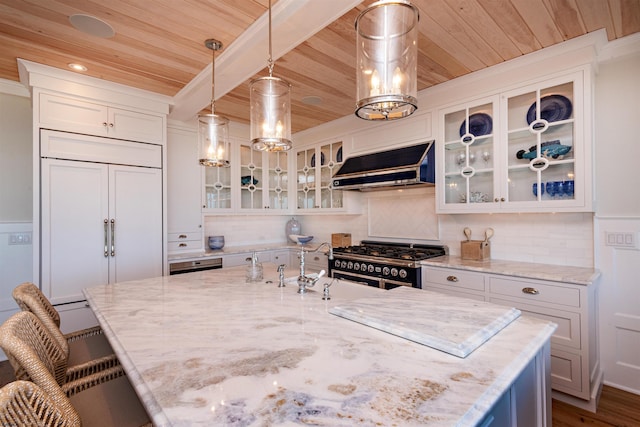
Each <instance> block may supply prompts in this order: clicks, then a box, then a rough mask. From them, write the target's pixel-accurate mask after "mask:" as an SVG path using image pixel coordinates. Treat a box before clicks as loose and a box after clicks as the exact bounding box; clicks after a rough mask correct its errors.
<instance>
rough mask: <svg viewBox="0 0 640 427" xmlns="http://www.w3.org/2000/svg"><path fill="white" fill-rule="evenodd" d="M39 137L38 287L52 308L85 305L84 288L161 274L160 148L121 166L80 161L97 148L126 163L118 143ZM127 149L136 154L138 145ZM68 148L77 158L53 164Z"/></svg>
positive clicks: (56, 135)
mask: <svg viewBox="0 0 640 427" xmlns="http://www.w3.org/2000/svg"><path fill="white" fill-rule="evenodd" d="M41 139H42V159H41V182H40V189H41V191H40V197H41V205H40V209H41V213H40V218H41V230H40V252H41V266H40V286H41V288H42V290H43V292H44V293H45V295H46V296H47V297H48V298H49V299H50V300H51V301H52V303H53V304H61V303H69V302H74V301H81V300H84V295H83V294H82V289H83V288H86V287H89V286H97V285H102V284H107V283H114V282H122V281H127V280H134V279H142V278H149V277H155V276H160V275H162V270H163V253H162V252H163V249H162V247H163V236H162V169H161V163H159V162H158V161H157V158H161V151H162V148H161V147H160V146H150V147H153V149H152V150H151V151H150V153H149V158H148V159H147V160H148V161H146V162H143V163H144V164H143V165H135V166H125V165H121V164H106V163H97V162H93V161H78V160H77V159H78V158H81V157H82V155H83V152H82V151H81V150H82V149H83V148H84V149H86V150H92V149H93V148H95V147H100V146H101V145H102V147H101V148H102V149H103V150H104V151H105V152H108V153H111V154H110V155H109V156H107V157H110V156H113V157H118V155H120V157H121V158H122V161H124V159H126V158H127V157H128V156H127V149H126V146H123V141H112V140H109V139H105V138H98V137H91V136H83V135H77V134H67V133H64V132H56V131H44V130H43V131H42V132H41ZM82 142H85V143H86V144H85V145H84V146H83V145H82V144H81V143H82ZM126 144H127V145H131V146H132V147H131V148H132V151H133V152H134V153H135V152H136V151H137V147H136V145H140V144H136V143H126ZM69 146H74V147H76V148H78V149H79V150H80V151H77V152H76V153H74V155H73V156H69V157H72V158H75V159H74V160H61V159H60V158H54V157H56V155H57V156H58V157H59V156H60V155H61V154H60V153H61V152H62V151H63V149H64V147H69ZM92 155H93V153H92V152H89V153H87V156H88V157H91V156H92ZM48 156H51V157H52V158H49V157H48Z"/></svg>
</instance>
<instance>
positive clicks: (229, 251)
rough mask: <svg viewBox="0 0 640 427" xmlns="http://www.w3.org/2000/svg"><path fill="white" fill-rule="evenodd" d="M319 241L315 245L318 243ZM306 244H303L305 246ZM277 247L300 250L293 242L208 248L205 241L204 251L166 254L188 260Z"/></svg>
mask: <svg viewBox="0 0 640 427" xmlns="http://www.w3.org/2000/svg"><path fill="white" fill-rule="evenodd" d="M320 243H322V242H319V243H318V244H317V245H320ZM317 245H314V243H313V242H311V243H310V244H309V245H308V247H310V248H315V247H316V246H317ZM306 247H307V246H305V248H306ZM278 249H297V250H300V245H298V244H296V243H293V242H273V243H258V244H255V245H242V246H226V245H225V247H224V248H222V249H217V250H212V249H209V248H208V247H207V245H206V242H205V251H204V252H185V253H175V254H171V255H169V256H168V259H169V262H172V261H190V260H197V259H203V258H216V257H220V256H224V255H234V254H243V253H251V252H262V251H274V250H278Z"/></svg>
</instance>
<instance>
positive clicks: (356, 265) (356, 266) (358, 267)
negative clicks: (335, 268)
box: [353, 262, 364, 271]
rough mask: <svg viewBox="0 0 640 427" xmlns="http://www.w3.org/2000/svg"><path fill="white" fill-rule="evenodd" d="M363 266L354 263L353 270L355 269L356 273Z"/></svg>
mask: <svg viewBox="0 0 640 427" xmlns="http://www.w3.org/2000/svg"><path fill="white" fill-rule="evenodd" d="M363 266H364V264H362V265H360V264H358V263H357V262H356V263H355V264H354V265H353V268H355V269H356V271H358V270H360V269H362V268H364V267H363Z"/></svg>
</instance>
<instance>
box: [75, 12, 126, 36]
mask: <svg viewBox="0 0 640 427" xmlns="http://www.w3.org/2000/svg"><path fill="white" fill-rule="evenodd" d="M69 22H71V25H73V27H74V28H75V29H77V30H80V31H82V32H83V33H86V34H89V35H92V36H96V37H101V38H103V39H108V38H110V37H113V36H114V35H115V34H116V32H115V30H114V29H113V28H112V27H111V25H109V24H107V23H106V22H104V21H103V20H102V19H99V18H96V17H95V16H90V15H83V14H76V15H71V16H70V17H69Z"/></svg>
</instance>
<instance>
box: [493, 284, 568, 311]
mask: <svg viewBox="0 0 640 427" xmlns="http://www.w3.org/2000/svg"><path fill="white" fill-rule="evenodd" d="M489 290H490V292H491V293H493V294H500V295H508V296H511V297H517V298H524V299H526V300H527V301H529V302H531V303H536V302H545V303H552V304H559V305H566V306H570V307H580V291H579V290H578V289H572V288H566V287H562V286H554V285H550V284H544V283H541V282H533V281H524V280H517V279H513V278H508V279H507V278H501V277H490V278H489Z"/></svg>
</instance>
